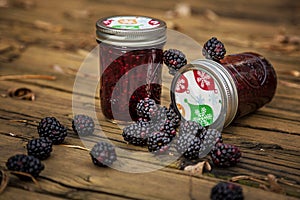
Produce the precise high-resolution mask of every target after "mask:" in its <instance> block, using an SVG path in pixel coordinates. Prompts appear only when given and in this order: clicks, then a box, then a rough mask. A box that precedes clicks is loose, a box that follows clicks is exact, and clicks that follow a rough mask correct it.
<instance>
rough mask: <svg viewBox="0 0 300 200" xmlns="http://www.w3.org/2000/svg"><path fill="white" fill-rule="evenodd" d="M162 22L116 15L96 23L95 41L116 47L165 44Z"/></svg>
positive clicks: (143, 17) (153, 19)
mask: <svg viewBox="0 0 300 200" xmlns="http://www.w3.org/2000/svg"><path fill="white" fill-rule="evenodd" d="M166 31H167V25H166V23H165V22H164V21H163V20H160V19H157V18H153V17H148V16H139V15H116V16H109V17H104V18H101V19H99V20H98V21H97V22H96V36H97V37H96V40H97V41H98V42H99V43H101V42H104V43H107V44H112V45H118V46H120V45H121V46H128V47H130V46H131V47H136V46H137V47H139V46H154V45H157V44H163V43H165V42H166V39H167V38H166Z"/></svg>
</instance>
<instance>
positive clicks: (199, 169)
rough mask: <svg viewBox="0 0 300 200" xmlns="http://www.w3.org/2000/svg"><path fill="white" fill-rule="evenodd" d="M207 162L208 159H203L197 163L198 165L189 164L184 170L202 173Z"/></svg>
mask: <svg viewBox="0 0 300 200" xmlns="http://www.w3.org/2000/svg"><path fill="white" fill-rule="evenodd" d="M206 162H207V161H202V162H199V163H197V164H196V165H188V166H186V167H185V168H184V171H188V172H191V173H192V174H198V173H200V174H202V173H203V169H204V166H205V163H206Z"/></svg>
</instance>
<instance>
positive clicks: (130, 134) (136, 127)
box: [122, 121, 152, 146]
mask: <svg viewBox="0 0 300 200" xmlns="http://www.w3.org/2000/svg"><path fill="white" fill-rule="evenodd" d="M151 128H152V127H151V123H150V122H141V121H140V122H139V123H135V124H131V125H128V126H126V127H125V128H124V129H123V133H122V136H123V138H124V140H125V141H126V142H128V143H130V144H133V145H136V146H145V145H146V144H147V139H148V136H149V134H150V132H151Z"/></svg>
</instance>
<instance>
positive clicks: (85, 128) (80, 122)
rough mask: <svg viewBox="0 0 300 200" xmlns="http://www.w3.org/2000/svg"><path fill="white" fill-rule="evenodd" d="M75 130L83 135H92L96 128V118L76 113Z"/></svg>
mask: <svg viewBox="0 0 300 200" xmlns="http://www.w3.org/2000/svg"><path fill="white" fill-rule="evenodd" d="M72 128H73V131H74V132H75V133H77V134H79V135H81V136H86V135H91V134H93V132H94V129H95V123H94V120H93V119H92V118H91V117H90V116H87V115H82V114H80V115H75V116H74V119H73V120H72Z"/></svg>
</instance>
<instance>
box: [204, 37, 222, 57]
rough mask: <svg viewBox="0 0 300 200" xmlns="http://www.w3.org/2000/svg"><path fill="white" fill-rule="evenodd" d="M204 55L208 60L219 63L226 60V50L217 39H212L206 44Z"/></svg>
mask: <svg viewBox="0 0 300 200" xmlns="http://www.w3.org/2000/svg"><path fill="white" fill-rule="evenodd" d="M202 54H203V56H205V58H207V59H211V60H214V61H219V60H221V59H223V58H224V56H225V54H226V49H225V47H224V44H223V43H222V42H221V41H219V40H218V39H217V38H216V37H212V38H211V39H209V40H208V41H207V42H206V43H205V44H204V46H203V49H202Z"/></svg>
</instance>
